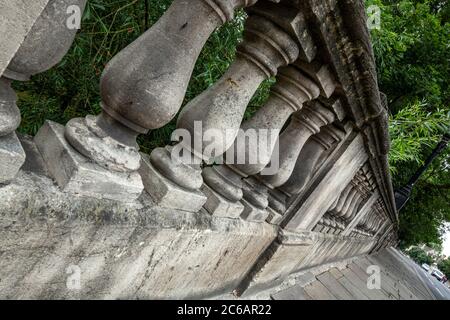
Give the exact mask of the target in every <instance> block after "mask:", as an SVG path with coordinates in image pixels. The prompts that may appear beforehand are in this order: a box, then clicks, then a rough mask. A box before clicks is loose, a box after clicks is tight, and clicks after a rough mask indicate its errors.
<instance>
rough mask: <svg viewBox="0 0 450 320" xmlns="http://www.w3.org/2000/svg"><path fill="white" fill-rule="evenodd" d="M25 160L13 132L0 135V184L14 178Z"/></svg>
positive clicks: (23, 152)
mask: <svg viewBox="0 0 450 320" xmlns="http://www.w3.org/2000/svg"><path fill="white" fill-rule="evenodd" d="M24 162H25V151H24V150H23V148H22V145H21V144H20V141H19V139H18V138H17V135H16V134H15V133H14V132H13V133H10V134H9V135H6V136H3V137H0V184H2V183H6V182H9V181H11V180H12V179H14V177H15V176H16V174H17V172H19V169H20V167H22V165H23V164H24Z"/></svg>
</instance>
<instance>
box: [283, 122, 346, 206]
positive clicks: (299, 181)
mask: <svg viewBox="0 0 450 320" xmlns="http://www.w3.org/2000/svg"><path fill="white" fill-rule="evenodd" d="M344 136H345V131H344V130H342V129H340V128H339V127H337V126H336V125H334V124H330V125H328V126H325V127H323V128H322V129H321V131H320V132H319V133H318V134H316V135H314V136H312V137H311V138H310V139H309V140H308V142H307V143H306V145H305V146H304V148H303V149H302V151H301V152H300V155H299V157H298V158H297V162H296V164H295V167H294V170H293V172H292V175H291V176H290V178H289V179H288V181H286V183H285V184H283V185H282V186H281V187H280V190H281V191H283V192H285V193H287V194H290V195H294V194H299V193H300V192H302V190H303V188H304V187H305V186H306V184H307V183H308V182H309V181H310V180H311V178H312V176H313V173H314V170H315V168H317V167H318V166H319V160H320V159H321V158H322V155H323V154H324V153H325V152H327V151H328V150H329V149H330V148H332V147H333V146H334V145H336V144H337V143H339V142H340V141H342V139H343V138H344ZM336 201H338V200H336Z"/></svg>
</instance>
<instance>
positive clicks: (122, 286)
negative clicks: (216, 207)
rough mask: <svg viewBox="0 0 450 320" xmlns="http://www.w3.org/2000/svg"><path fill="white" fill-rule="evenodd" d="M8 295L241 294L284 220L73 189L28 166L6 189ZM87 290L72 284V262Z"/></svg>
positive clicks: (1, 288)
mask: <svg viewBox="0 0 450 320" xmlns="http://www.w3.org/2000/svg"><path fill="white" fill-rule="evenodd" d="M0 198H1V199H2V201H1V202H0V239H2V240H1V241H0V243H1V247H2V259H1V261H0V279H1V280H0V297H1V298H18V299H26V298H30V299H50V298H57V299H68V298H76V299H105V298H111V299H126V298H130V299H166V298H174V299H182V298H208V297H211V296H215V295H218V294H224V293H227V292H231V291H233V290H234V289H235V288H236V287H237V286H238V284H239V283H240V282H241V280H242V279H243V278H244V276H245V275H246V274H247V272H248V270H249V269H250V268H251V266H252V265H253V264H254V263H255V261H256V260H258V258H259V256H260V255H261V253H262V252H264V250H265V249H266V247H267V246H268V245H269V244H270V243H271V242H272V241H273V239H275V238H276V235H277V227H275V226H272V225H270V224H267V223H252V222H246V221H243V220H241V219H229V218H220V217H214V216H211V215H210V214H208V213H207V212H206V211H200V212H199V213H189V212H183V211H177V210H171V209H163V208H159V207H156V206H155V205H154V203H153V201H152V200H151V198H150V197H149V196H148V195H147V194H145V193H144V194H143V195H142V196H141V197H140V198H139V199H137V200H136V201H134V202H130V203H127V204H124V203H121V202H118V201H113V200H107V199H97V198H89V197H85V196H80V195H73V194H70V193H67V192H64V191H62V190H60V189H59V188H58V186H56V185H55V184H54V183H53V181H52V180H51V179H49V178H48V177H45V176H43V175H41V174H37V173H34V172H25V171H20V172H19V174H18V176H17V177H16V179H14V180H13V181H12V182H11V183H10V184H9V185H5V186H0ZM71 265H75V266H79V267H80V268H81V271H82V288H81V290H79V291H71V290H68V289H67V287H66V281H67V277H68V274H66V270H67V268H68V267H69V266H71Z"/></svg>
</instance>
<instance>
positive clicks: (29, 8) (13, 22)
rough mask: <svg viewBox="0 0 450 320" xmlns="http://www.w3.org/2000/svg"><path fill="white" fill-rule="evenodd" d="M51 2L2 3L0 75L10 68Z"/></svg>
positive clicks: (0, 19) (0, 14)
mask: <svg viewBox="0 0 450 320" xmlns="http://www.w3.org/2000/svg"><path fill="white" fill-rule="evenodd" d="M48 2H49V0H34V1H28V0H16V1H2V2H1V3H0V43H1V47H2V50H0V75H2V74H3V71H5V69H6V67H8V65H9V63H10V61H11V59H12V58H13V57H14V55H15V54H16V52H17V50H18V49H19V47H20V45H21V44H22V43H23V41H24V39H25V37H26V36H27V34H28V33H29V32H30V30H31V28H32V27H33V25H34V23H35V21H36V19H37V18H38V17H39V16H40V14H41V13H42V10H44V8H45V6H46V5H47V3H48Z"/></svg>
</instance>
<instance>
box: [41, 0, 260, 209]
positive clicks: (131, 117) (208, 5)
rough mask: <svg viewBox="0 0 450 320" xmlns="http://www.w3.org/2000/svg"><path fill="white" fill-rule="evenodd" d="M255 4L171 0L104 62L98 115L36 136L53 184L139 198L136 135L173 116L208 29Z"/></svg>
mask: <svg viewBox="0 0 450 320" xmlns="http://www.w3.org/2000/svg"><path fill="white" fill-rule="evenodd" d="M255 2H256V0H192V1H185V0H174V1H173V3H172V4H171V6H170V7H169V9H168V10H167V11H166V12H165V13H164V15H163V16H162V17H161V18H160V19H159V20H158V21H157V22H156V23H155V24H154V25H153V26H152V27H151V28H150V29H149V30H147V31H146V32H145V33H144V34H142V35H141V36H140V37H139V38H138V39H137V40H135V41H134V42H133V43H131V44H130V45H128V46H127V47H126V48H125V49H123V50H122V51H121V52H119V53H118V54H117V55H116V56H115V57H114V58H113V59H112V60H111V61H110V62H109V63H108V64H107V66H106V68H105V70H104V72H103V75H102V78H101V82H100V94H101V99H102V102H101V106H102V109H103V111H102V113H101V114H100V115H98V116H95V117H94V116H87V117H86V118H76V119H72V120H71V121H70V122H69V123H68V124H67V125H66V128H65V129H64V128H61V127H59V126H57V125H55V124H52V123H47V124H46V126H45V127H44V128H43V129H42V130H41V131H42V132H40V133H41V134H38V136H37V139H36V144H37V146H38V148H39V149H40V151H41V153H42V154H43V156H44V158H45V159H46V161H47V163H48V164H49V165H48V167H49V171H50V172H51V174H52V175H53V177H54V178H55V180H56V181H57V182H58V184H59V185H60V186H62V187H64V189H65V190H66V191H71V190H72V191H77V192H81V193H83V194H87V195H91V196H96V197H104V198H110V199H114V200H119V201H132V200H134V199H135V198H137V197H138V196H139V195H140V194H141V192H142V190H143V183H142V179H141V177H140V175H139V173H138V172H137V171H138V169H139V167H140V164H141V155H140V154H139V152H138V150H139V148H138V145H137V143H136V137H137V136H138V135H139V134H143V133H147V132H148V131H149V130H152V129H157V128H160V127H162V126H164V125H165V124H167V123H168V122H169V121H170V120H172V119H173V117H174V116H175V115H176V113H177V112H178V110H179V108H180V107H181V104H182V101H183V98H184V95H185V93H186V89H187V86H188V83H189V80H190V77H191V75H192V71H193V68H194V65H195V62H196V60H197V58H198V56H199V54H200V52H201V50H202V48H203V46H204V44H205V43H206V41H207V39H208V38H209V36H210V35H211V33H212V32H213V31H214V30H215V29H216V28H217V27H218V26H220V25H221V24H223V23H224V22H226V21H229V20H231V19H232V18H233V13H234V10H235V9H236V8H240V7H243V6H247V5H252V4H254V3H255ZM47 141H53V142H54V145H53V147H51V146H49V144H48V143H47ZM56 152H59V153H60V154H61V155H62V156H63V157H64V159H63V160H64V161H62V159H61V158H60V157H59V158H58V157H55V154H56Z"/></svg>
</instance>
